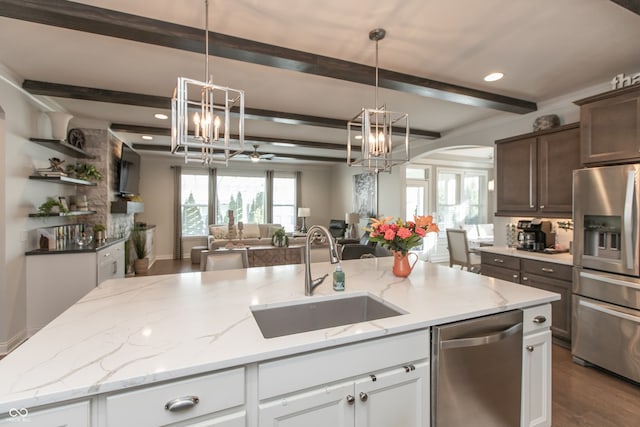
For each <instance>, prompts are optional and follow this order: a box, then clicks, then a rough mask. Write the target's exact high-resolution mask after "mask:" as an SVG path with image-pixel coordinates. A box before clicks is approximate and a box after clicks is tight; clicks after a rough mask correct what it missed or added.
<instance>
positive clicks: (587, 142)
mask: <svg viewBox="0 0 640 427" xmlns="http://www.w3.org/2000/svg"><path fill="white" fill-rule="evenodd" d="M575 103H576V104H577V105H579V106H580V135H581V151H582V163H584V164H585V165H589V166H596V165H608V164H613V163H630V162H637V161H639V160H640V85H635V86H629V87H625V88H622V89H616V90H613V91H610V92H606V93H603V94H600V95H596V96H592V97H590V98H585V99H581V100H579V101H575Z"/></svg>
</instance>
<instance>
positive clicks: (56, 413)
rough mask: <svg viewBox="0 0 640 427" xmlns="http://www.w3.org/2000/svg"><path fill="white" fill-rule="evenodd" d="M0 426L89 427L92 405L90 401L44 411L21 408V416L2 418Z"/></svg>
mask: <svg viewBox="0 0 640 427" xmlns="http://www.w3.org/2000/svg"><path fill="white" fill-rule="evenodd" d="M23 414H24V416H23ZM0 425H2V426H20V425H24V426H29V427H51V426H60V427H87V426H89V425H91V411H90V404H89V401H84V402H78V403H72V404H69V405H61V406H54V407H52V408H49V409H43V410H38V409H34V410H30V409H28V408H20V415H18V416H16V417H13V418H0Z"/></svg>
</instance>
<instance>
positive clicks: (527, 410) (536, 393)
mask: <svg viewBox="0 0 640 427" xmlns="http://www.w3.org/2000/svg"><path fill="white" fill-rule="evenodd" d="M550 326H551V307H550V306H549V305H548V304H547V305H543V306H539V307H534V308H530V309H527V310H525V313H524V338H523V349H522V416H521V419H522V422H521V425H522V427H548V426H551V330H550V329H549V327H550Z"/></svg>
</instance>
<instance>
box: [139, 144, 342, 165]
mask: <svg viewBox="0 0 640 427" xmlns="http://www.w3.org/2000/svg"><path fill="white" fill-rule="evenodd" d="M133 149H134V150H140V151H157V152H164V153H166V154H169V151H167V146H166V145H160V144H133ZM181 151H182V150H179V152H181ZM213 151H214V152H219V153H222V152H223V150H213ZM252 153H253V150H248V151H243V152H242V154H246V155H249V154H252ZM258 154H273V155H274V158H279V159H291V160H308V161H311V162H329V163H345V164H346V163H347V158H346V157H324V156H309V155H305V154H283V153H268V152H265V151H263V150H260V152H259V153H258ZM230 160H237V159H234V158H233V157H232V158H231V159H230Z"/></svg>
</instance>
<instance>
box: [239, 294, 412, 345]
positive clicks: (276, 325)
mask: <svg viewBox="0 0 640 427" xmlns="http://www.w3.org/2000/svg"><path fill="white" fill-rule="evenodd" d="M250 308H251V312H252V314H253V317H254V318H255V320H256V323H257V324H258V326H259V327H260V331H261V332H262V335H263V336H264V337H265V338H275V337H281V336H285V335H291V334H299V333H301V332H309V331H315V330H318V329H324V328H332V327H335V326H343V325H351V324H353V323H359V322H368V321H371V320H376V319H382V318H385V317H392V316H399V315H401V314H406V312H404V311H402V310H400V309H398V308H396V307H392V306H391V305H390V304H388V303H385V302H382V301H381V300H379V299H377V298H375V297H374V296H372V295H369V294H355V295H344V296H340V297H330V298H326V299H319V298H317V297H314V298H313V299H306V300H302V301H296V302H293V303H289V304H286V305H285V304H283V305H277V306H274V305H269V306H264V305H256V306H251V307H250Z"/></svg>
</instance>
